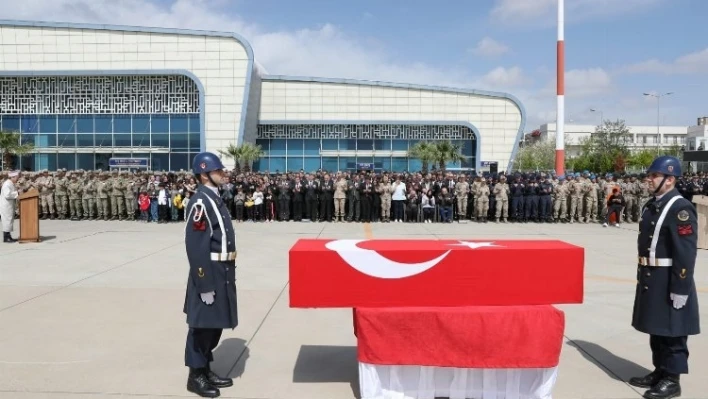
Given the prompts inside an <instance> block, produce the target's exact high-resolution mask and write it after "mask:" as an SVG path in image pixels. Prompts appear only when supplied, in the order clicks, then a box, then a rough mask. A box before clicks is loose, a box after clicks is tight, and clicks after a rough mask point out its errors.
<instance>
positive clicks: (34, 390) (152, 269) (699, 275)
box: [0, 220, 708, 399]
mask: <svg viewBox="0 0 708 399" xmlns="http://www.w3.org/2000/svg"><path fill="white" fill-rule="evenodd" d="M183 228H184V225H183V224H177V223H174V224H165V225H156V224H145V223H136V222H103V221H85V222H71V221H57V220H54V221H41V227H40V231H41V234H42V236H43V241H42V242H41V243H39V244H11V245H9V244H0V398H8V399H15V398H17V399H30V398H32V399H58V398H67V399H73V398H134V397H140V398H165V397H196V396H195V395H193V394H191V393H189V392H187V391H186V389H185V384H186V377H187V369H186V368H185V367H184V363H183V362H184V342H185V338H186V331H187V326H186V324H185V317H184V314H183V313H182V305H183V302H184V295H185V288H184V287H185V282H186V276H187V268H188V266H187V261H186V255H185V250H184V240H183ZM236 232H237V248H238V261H237V266H238V269H237V280H238V281H237V286H238V300H239V326H238V327H237V328H236V329H234V330H226V331H224V335H223V337H222V341H221V344H220V346H219V347H218V348H217V349H216V352H215V364H214V365H213V369H214V370H215V371H217V372H218V373H221V374H228V376H230V377H233V378H234V386H233V387H231V388H225V389H222V390H221V392H222V397H227V398H243V399H245V398H258V399H349V398H356V397H357V396H358V373H357V364H356V349H355V345H356V340H355V338H354V335H353V332H352V320H351V310H350V309H318V310H302V309H290V308H289V307H288V264H287V262H288V250H289V249H290V247H291V246H292V245H293V244H294V243H295V241H296V240H298V239H300V238H316V237H319V238H410V239H450V238H454V239H553V238H555V239H560V240H564V241H567V242H570V243H572V244H576V245H580V246H582V247H584V248H585V250H586V252H585V254H586V264H585V270H586V286H585V303H583V304H582V305H563V306H559V308H560V309H562V310H563V311H565V313H566V332H565V336H566V341H565V345H564V346H563V349H562V355H561V362H560V366H559V378H558V382H557V384H556V387H555V390H554V395H553V397H554V399H581V398H608V399H609V398H611V399H615V398H616V399H619V398H639V397H641V393H642V392H643V390H641V389H638V388H634V387H631V386H629V385H628V384H627V383H625V382H624V381H627V380H628V379H629V377H631V376H635V375H643V374H645V373H648V372H649V369H650V368H651V354H650V350H649V337H648V336H646V335H644V334H641V333H638V332H636V331H635V330H634V329H633V328H632V327H631V325H630V320H631V313H632V302H633V297H634V287H635V284H636V278H635V272H636V225H623V226H622V227H621V228H602V227H601V226H599V225H596V224H574V225H567V224H558V225H556V224H553V225H552V224H495V223H488V224H477V223H467V224H456V223H455V224H403V223H401V224H399V223H389V224H372V225H369V224H360V223H295V222H290V223H260V224H256V223H241V224H237V225H236ZM14 236H17V229H16V231H15V233H14ZM706 265H708V251H705V250H699V257H698V262H697V265H696V266H697V267H696V284H697V286H698V288H699V302H700V303H701V304H702V305H703V307H702V308H701V318H702V320H707V319H708V312H707V311H706V309H708V271H707V270H706V268H705V267H704V266H706ZM688 345H689V350H690V351H691V355H690V358H689V365H690V370H691V374H689V375H687V376H683V377H682V387H683V396H682V398H708V379H706V378H705V375H706V366H708V338H707V337H706V335H705V334H703V335H698V336H694V337H690V338H689V340H688ZM701 375H703V377H701Z"/></svg>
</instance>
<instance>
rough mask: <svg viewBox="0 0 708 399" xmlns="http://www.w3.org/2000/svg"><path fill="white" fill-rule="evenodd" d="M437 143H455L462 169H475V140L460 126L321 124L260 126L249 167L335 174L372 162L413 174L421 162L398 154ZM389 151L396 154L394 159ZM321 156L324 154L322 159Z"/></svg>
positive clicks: (380, 168) (382, 168)
mask: <svg viewBox="0 0 708 399" xmlns="http://www.w3.org/2000/svg"><path fill="white" fill-rule="evenodd" d="M436 140H450V141H452V142H453V143H455V144H458V145H460V146H461V147H462V155H463V156H464V157H465V160H464V161H463V163H464V167H469V168H474V167H475V166H476V158H475V157H476V151H477V146H476V145H477V142H476V136H475V134H474V132H473V131H472V130H470V129H469V128H467V127H465V126H456V125H325V124H323V125H259V127H258V138H257V139H256V144H259V145H261V147H262V149H263V151H264V152H265V156H264V157H263V159H261V160H260V161H259V162H257V163H255V164H254V165H253V166H254V170H255V171H265V170H269V171H271V172H274V171H275V170H276V169H277V170H280V171H281V172H285V171H289V172H297V171H299V170H300V169H304V170H305V172H313V171H316V170H318V169H323V170H326V171H329V172H335V171H338V170H354V169H356V168H357V164H359V163H366V164H370V163H373V164H374V168H375V169H376V170H392V171H398V172H400V171H414V170H416V171H417V170H420V168H421V167H422V162H421V161H420V160H418V159H414V158H409V157H406V156H405V155H404V156H401V154H400V152H407V151H408V150H409V148H410V147H411V146H413V145H415V144H416V143H418V142H421V141H436ZM342 151H347V153H346V154H347V155H346V156H344V155H339V154H342ZM392 151H396V152H397V153H396V154H395V155H396V156H393V155H394V154H393V153H392ZM323 152H324V153H325V154H327V155H326V156H322V154H323ZM352 153H353V154H354V155H352ZM372 153H373V154H372ZM331 154H338V155H336V156H331ZM372 155H373V157H372ZM461 165H462V163H457V164H450V165H448V166H450V167H457V166H461ZM274 166H277V167H274Z"/></svg>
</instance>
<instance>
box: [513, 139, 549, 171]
mask: <svg viewBox="0 0 708 399" xmlns="http://www.w3.org/2000/svg"><path fill="white" fill-rule="evenodd" d="M555 162H556V145H555V141H553V140H538V141H534V142H532V143H530V144H526V145H524V146H523V147H521V148H519V151H517V152H516V157H515V158H514V167H513V169H514V170H515V171H518V172H531V171H546V170H551V169H553V168H555Z"/></svg>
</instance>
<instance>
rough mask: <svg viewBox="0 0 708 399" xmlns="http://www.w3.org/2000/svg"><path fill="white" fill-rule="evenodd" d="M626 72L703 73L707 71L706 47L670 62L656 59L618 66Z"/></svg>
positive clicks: (707, 57)
mask: <svg viewBox="0 0 708 399" xmlns="http://www.w3.org/2000/svg"><path fill="white" fill-rule="evenodd" d="M620 72H627V73H660V74H666V75H674V74H704V73H706V72H708V48H705V49H703V50H699V51H694V52H692V53H689V54H686V55H683V56H681V57H678V58H676V59H675V60H673V61H671V62H664V61H660V60H657V59H651V60H646V61H642V62H639V63H636V64H632V65H628V66H626V67H623V68H620Z"/></svg>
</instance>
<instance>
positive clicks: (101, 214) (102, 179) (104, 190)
mask: <svg viewBox="0 0 708 399" xmlns="http://www.w3.org/2000/svg"><path fill="white" fill-rule="evenodd" d="M107 177H108V175H106V173H105V172H100V173H99V175H98V181H97V182H96V197H97V201H96V208H97V211H98V218H99V219H103V220H108V214H109V212H110V209H109V206H108V204H109V199H108V193H109V192H110V191H111V182H110V181H108V180H107Z"/></svg>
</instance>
